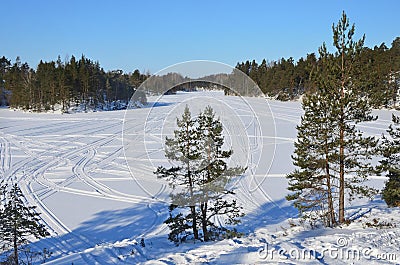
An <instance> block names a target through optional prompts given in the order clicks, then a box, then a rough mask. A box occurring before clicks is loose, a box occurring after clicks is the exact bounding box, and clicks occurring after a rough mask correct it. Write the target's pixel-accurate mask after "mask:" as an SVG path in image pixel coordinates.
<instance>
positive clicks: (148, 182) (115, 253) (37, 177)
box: [0, 92, 400, 264]
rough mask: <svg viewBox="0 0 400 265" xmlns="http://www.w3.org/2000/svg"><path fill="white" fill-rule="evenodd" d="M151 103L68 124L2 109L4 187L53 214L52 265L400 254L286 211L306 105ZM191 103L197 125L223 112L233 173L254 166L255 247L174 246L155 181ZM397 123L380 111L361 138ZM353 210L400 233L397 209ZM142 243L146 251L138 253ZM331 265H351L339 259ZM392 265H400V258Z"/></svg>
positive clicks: (241, 186)
mask: <svg viewBox="0 0 400 265" xmlns="http://www.w3.org/2000/svg"><path fill="white" fill-rule="evenodd" d="M149 102H150V105H149V107H146V108H142V109H133V110H128V111H111V112H93V113H76V114H63V115H62V114H49V113H43V114H37V113H24V112H21V111H12V110H8V109H0V146H1V163H0V177H1V178H2V179H6V180H10V181H11V180H12V179H13V180H14V181H18V183H19V184H20V186H21V188H22V190H23V192H24V195H25V197H26V200H27V201H28V202H29V203H30V204H32V205H36V206H38V211H39V212H41V213H42V215H41V217H42V219H43V222H45V223H46V225H47V226H48V228H49V230H50V231H51V234H52V237H51V238H48V239H44V240H41V241H39V242H37V243H36V244H35V246H37V247H40V248H43V247H47V248H49V249H51V250H52V251H53V255H52V258H51V261H50V262H48V264H71V263H73V264H136V263H148V264H194V263H207V262H208V264H237V263H242V264H249V263H250V264H251V263H252V264H254V263H268V262H271V261H272V260H273V261H275V262H285V263H286V262H287V263H310V262H311V263H320V262H321V260H315V259H314V260H308V261H307V260H303V259H295V260H291V259H288V260H285V259H282V258H284V257H282V256H279V255H276V256H275V257H273V259H272V260H271V259H269V258H270V257H267V258H265V257H263V255H262V254H263V253H261V254H260V251H259V250H260V248H265V246H266V244H267V243H268V244H269V245H268V246H270V247H275V248H276V249H279V248H280V249H282V248H285V249H293V248H296V249H304V248H318V246H321V247H329V246H333V245H334V244H335V243H336V240H337V239H338V238H341V235H345V237H346V240H348V242H347V243H350V242H351V244H352V246H354V247H355V246H357V247H359V248H367V247H371V248H372V252H371V253H373V254H374V255H375V256H373V257H375V259H374V260H372V261H373V262H377V263H379V262H381V261H382V262H388V261H387V260H377V259H376V257H377V253H378V254H379V253H381V252H384V251H386V252H387V253H391V252H393V251H394V252H396V253H397V252H398V251H399V249H400V248H399V247H400V244H399V240H398V236H397V238H396V239H394V243H393V244H391V245H388V244H387V245H384V244H379V242H375V241H376V240H375V241H374V239H377V238H378V236H379V235H380V236H382V231H381V232H379V231H376V229H375V230H374V228H369V229H364V227H363V225H362V223H361V222H360V223H359V224H357V223H355V224H351V225H350V227H346V228H344V229H339V228H338V229H317V230H313V231H309V232H307V231H305V230H304V231H303V230H302V228H301V226H294V227H292V226H291V225H289V220H290V218H296V216H297V212H296V210H295V209H294V208H293V207H292V206H291V205H290V203H288V202H287V201H286V200H285V196H286V195H287V190H286V188H287V181H286V179H285V175H286V174H288V173H289V172H291V171H292V170H293V169H294V167H293V165H292V160H291V155H292V153H293V150H294V149H293V142H294V141H295V138H296V125H297V124H299V122H300V117H301V115H302V110H301V104H300V103H299V102H278V101H266V100H265V99H261V98H239V97H233V96H224V95H223V94H222V93H221V92H191V93H178V94H176V95H167V96H163V97H162V98H156V97H152V98H149ZM186 104H187V105H188V106H189V107H190V108H191V110H192V114H193V115H197V114H198V111H199V110H200V109H202V108H204V107H205V106H206V105H208V104H210V105H211V106H212V107H214V109H215V110H216V112H217V114H218V115H219V116H220V118H221V121H222V122H223V124H224V129H225V130H224V131H225V133H226V144H227V146H228V147H231V148H233V150H234V156H233V157H232V161H230V163H232V165H234V164H236V165H237V164H240V165H242V166H247V167H248V171H247V172H246V174H245V176H243V177H242V178H240V179H237V180H236V181H235V183H233V185H234V188H235V191H236V196H237V200H238V202H239V204H241V205H242V206H243V208H244V210H245V212H246V216H245V217H244V218H243V219H242V222H243V223H242V224H241V225H240V226H239V227H238V230H239V231H241V232H244V233H246V237H244V238H241V239H237V240H231V239H229V240H223V241H220V242H211V243H196V244H182V245H180V246H179V247H175V246H174V245H173V244H172V243H171V242H169V241H168V240H167V234H168V229H167V227H166V226H165V225H164V224H163V221H164V220H165V219H166V217H167V214H168V208H167V206H168V203H167V201H168V187H167V185H166V184H165V183H162V182H160V181H158V180H157V179H156V177H155V176H154V174H153V171H154V170H155V168H156V167H157V166H158V165H161V164H167V163H169V161H167V160H166V159H165V157H164V155H163V141H164V139H165V136H168V135H170V134H171V133H172V131H173V129H174V126H175V124H176V118H177V117H179V116H180V115H181V113H182V112H183V108H184V106H185V105H186ZM150 106H153V107H150ZM391 113H392V111H388V110H380V111H376V114H377V115H379V119H378V120H377V121H374V122H371V123H368V124H363V125H362V126H361V128H362V129H363V131H364V132H365V133H366V134H367V135H376V136H380V135H381V134H382V133H384V132H385V130H386V129H387V127H388V125H389V123H390V120H391ZM384 180H385V178H384V177H375V178H373V179H372V180H371V183H372V184H373V185H374V186H375V187H377V188H379V189H381V188H382V187H383V183H384ZM349 207H350V212H353V213H354V214H359V215H360V216H361V215H364V217H363V218H374V217H377V216H381V217H382V218H383V220H386V219H387V218H394V221H393V222H397V223H399V219H400V217H399V211H398V210H393V209H386V207H385V204H384V203H383V202H382V201H380V200H376V201H373V202H365V201H360V202H357V203H355V204H354V205H351V206H349ZM396 215H397V216H396ZM385 218H386V219H385ZM361 219H362V218H361V217H360V220H361ZM399 225H400V224H399ZM396 231H397V230H396V229H392V230H390V229H389V230H387V231H386V230H385V231H384V232H387V233H396ZM368 233H369V234H371V233H372V235H374V233H375V237H374V236H372V238H373V239H371V237H368V236H367V234H368ZM369 234H368V235H369ZM397 235H400V233H399V234H397ZM387 237H390V236H387ZM142 238H144V240H145V243H146V247H144V248H143V247H141V246H140V245H139V244H137V242H139V241H140V240H141V239H142ZM390 239H392V238H391V237H390ZM381 240H384V239H381ZM278 246H279V247H278ZM320 251H321V249H320ZM371 255H372V254H371ZM322 261H323V262H322V263H326V264H332V263H338V264H340V263H343V264H347V263H348V262H349V260H340V259H336V258H332V257H324V259H323V260H322ZM370 261H371V260H370ZM357 262H358V261H357ZM391 262H392V263H393V264H395V263H399V262H400V255H398V257H397V261H396V260H395V261H391Z"/></svg>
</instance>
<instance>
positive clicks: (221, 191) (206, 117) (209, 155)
mask: <svg viewBox="0 0 400 265" xmlns="http://www.w3.org/2000/svg"><path fill="white" fill-rule="evenodd" d="M198 124H199V126H198V128H197V130H198V134H199V135H201V136H202V137H201V139H200V146H201V148H200V150H201V156H200V159H201V163H200V168H199V170H198V172H197V173H198V174H199V176H200V179H199V183H198V185H200V187H201V188H200V220H201V224H202V230H203V237H204V241H209V240H210V239H213V238H212V236H211V234H210V231H209V229H208V227H215V224H214V223H213V222H211V218H213V217H215V216H219V215H220V216H224V217H225V218H226V220H227V223H229V224H237V223H239V222H240V220H239V219H238V218H239V217H242V216H243V214H242V212H241V207H239V206H238V205H237V203H236V201H235V200H232V201H228V200H227V199H226V198H225V197H224V195H226V194H234V193H233V192H232V191H230V190H228V189H227V188H226V186H227V184H228V183H229V181H230V180H231V178H232V177H235V176H238V175H240V174H242V173H243V172H244V171H245V168H242V167H233V168H229V167H228V166H227V163H226V162H225V160H226V159H228V158H230V157H231V156H232V154H233V152H232V150H223V149H222V146H223V144H224V137H223V135H222V130H223V127H222V123H221V121H220V120H219V119H217V118H216V117H215V113H214V111H213V109H212V108H211V107H210V106H208V107H206V108H205V110H204V111H203V112H202V113H200V115H199V117H198Z"/></svg>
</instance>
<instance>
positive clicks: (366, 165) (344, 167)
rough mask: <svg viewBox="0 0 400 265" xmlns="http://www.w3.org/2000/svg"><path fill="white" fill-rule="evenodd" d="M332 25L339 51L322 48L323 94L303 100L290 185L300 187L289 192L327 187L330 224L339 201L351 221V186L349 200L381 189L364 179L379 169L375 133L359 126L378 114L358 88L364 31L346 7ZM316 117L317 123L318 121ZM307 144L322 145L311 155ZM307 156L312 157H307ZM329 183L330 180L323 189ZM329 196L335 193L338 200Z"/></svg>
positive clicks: (319, 83) (341, 218) (341, 213)
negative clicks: (374, 159) (348, 204)
mask: <svg viewBox="0 0 400 265" xmlns="http://www.w3.org/2000/svg"><path fill="white" fill-rule="evenodd" d="M332 29H333V43H334V46H335V47H336V49H337V51H336V53H335V54H330V53H328V52H327V49H326V46H325V44H323V45H322V47H321V48H320V50H319V52H320V59H319V62H318V66H317V69H316V71H315V72H316V73H315V74H314V75H315V76H314V78H315V79H314V80H315V83H316V87H317V91H316V94H317V96H316V97H314V98H311V99H312V100H306V101H305V104H303V107H304V108H305V111H306V114H305V116H304V117H303V119H302V124H301V125H300V127H299V136H300V139H299V141H298V143H297V144H296V150H295V153H296V155H297V156H295V157H294V162H295V165H297V166H299V167H300V170H299V171H295V172H294V173H293V174H291V175H289V176H288V177H289V180H291V182H290V187H289V189H290V190H293V191H295V194H293V195H289V196H288V198H289V199H295V200H296V199H299V198H303V197H305V198H310V197H311V198H312V197H313V196H316V195H315V194H313V193H311V195H309V194H307V192H308V189H305V190H304V189H302V187H303V185H305V187H308V186H310V185H311V184H312V185H311V186H310V188H311V190H312V191H314V192H315V191H316V190H319V193H318V197H319V196H321V190H322V191H323V192H322V194H326V196H325V197H322V198H326V199H323V200H320V201H322V202H324V203H323V205H324V204H325V200H327V202H328V205H327V206H326V205H325V206H324V207H325V208H326V207H327V208H328V220H329V222H327V224H328V225H333V224H335V222H336V220H335V219H334V215H333V213H332V208H333V207H334V206H336V205H338V209H337V213H338V220H337V221H338V222H339V223H344V222H345V199H346V197H345V191H346V190H347V191H348V195H349V200H351V199H353V198H354V197H355V196H358V197H362V196H367V197H369V196H372V195H373V194H374V193H375V192H376V190H374V189H372V188H371V187H368V186H365V185H363V182H364V181H365V180H366V179H367V177H368V176H369V175H371V174H373V173H375V171H374V168H373V167H372V166H371V159H372V155H373V154H374V152H375V151H376V148H375V147H376V145H377V140H376V139H374V137H364V136H363V135H362V132H361V131H360V130H358V129H357V127H356V124H357V123H359V122H366V121H371V120H374V119H375V117H373V116H371V114H370V113H371V110H370V104H369V101H368V98H365V97H362V95H360V94H359V93H358V90H357V88H358V86H359V85H360V82H359V74H360V73H359V72H358V69H356V67H355V66H356V59H357V58H358V57H357V55H358V54H359V53H360V51H361V48H362V46H363V43H364V37H363V38H362V39H361V40H359V41H357V42H354V41H353V39H352V37H353V35H354V30H355V27H354V25H353V26H352V27H350V28H349V21H348V19H347V16H346V14H345V13H344V12H343V14H342V18H341V20H340V21H339V23H338V25H336V26H335V25H333V27H332ZM313 105H315V106H317V109H314V110H312V111H311V112H321V113H312V114H308V113H309V112H310V111H308V108H314V106H313ZM318 108H319V109H318ZM322 113H323V114H322ZM321 117H322V118H321ZM313 122H314V123H316V124H315V125H313V124H312V123H313ZM307 126H312V127H311V128H307ZM314 128H316V129H314ZM326 130H329V132H326ZM321 144H322V146H320V145H321ZM307 145H308V146H318V147H317V149H316V150H313V151H314V153H311V154H310V156H308V154H303V152H305V150H306V148H308V147H307ZM320 148H322V150H320ZM321 154H323V155H322V156H321ZM321 158H322V159H321ZM305 159H309V161H304V160H305ZM321 161H323V163H321ZM322 168H325V169H324V172H323V174H320V173H318V174H316V170H318V169H322ZM317 172H318V171H317ZM318 176H320V178H318ZM322 176H324V177H322ZM345 176H346V177H345ZM315 177H317V180H318V181H316V180H315V179H314V178H315ZM323 183H326V186H325V188H322V189H321V187H322V184H323ZM315 185H316V186H315ZM324 190H327V191H328V192H324ZM336 196H337V197H336ZM329 198H332V200H333V202H332V203H331V202H330V199H329ZM336 198H337V199H336ZM296 202H297V206H298V208H308V207H311V208H312V207H313V203H314V202H313V201H312V200H311V201H310V200H308V201H307V200H303V201H301V200H300V201H296ZM296 202H295V205H296ZM299 203H300V205H299ZM304 204H305V205H304Z"/></svg>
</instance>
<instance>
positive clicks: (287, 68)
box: [236, 37, 400, 107]
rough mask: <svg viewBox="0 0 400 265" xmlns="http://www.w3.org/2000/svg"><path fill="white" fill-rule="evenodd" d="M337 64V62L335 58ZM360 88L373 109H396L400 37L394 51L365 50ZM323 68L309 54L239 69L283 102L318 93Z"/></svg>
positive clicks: (245, 64) (250, 63) (358, 61)
mask: <svg viewBox="0 0 400 265" xmlns="http://www.w3.org/2000/svg"><path fill="white" fill-rule="evenodd" d="M332 60H334V58H332ZM355 65H356V67H357V69H358V71H357V72H358V75H359V76H358V77H357V78H360V80H362V81H363V82H362V85H361V86H360V87H358V89H359V93H360V95H361V96H366V97H368V98H369V99H370V101H371V104H372V106H373V107H393V106H396V104H397V103H396V101H397V100H398V98H397V96H398V94H397V93H398V90H399V86H400V37H397V38H395V40H394V41H393V42H392V44H391V47H390V48H388V47H387V46H386V45H385V43H382V44H381V45H380V46H375V47H374V48H373V49H371V48H368V47H363V49H362V51H361V53H360V54H359V55H357V58H355ZM319 66H320V59H319V58H317V57H316V55H315V53H311V54H307V56H306V57H305V58H303V57H302V58H300V59H299V60H298V61H297V62H295V61H294V59H293V58H292V57H290V58H288V59H285V58H282V59H280V60H278V61H271V62H268V61H267V60H265V59H264V60H263V61H262V62H261V63H260V64H259V63H257V62H256V61H255V60H253V61H246V62H239V63H238V64H237V65H236V68H237V69H239V70H241V71H242V72H244V73H246V74H247V75H248V76H249V77H250V78H251V79H253V80H254V81H255V82H256V83H257V84H258V86H259V87H260V89H261V90H262V91H263V92H264V94H265V95H267V96H270V97H274V98H276V99H279V100H291V99H294V98H297V97H298V96H300V95H302V94H304V93H313V91H315V89H316V85H315V82H314V81H313V78H312V75H313V73H314V72H316V70H317V68H318V67H319Z"/></svg>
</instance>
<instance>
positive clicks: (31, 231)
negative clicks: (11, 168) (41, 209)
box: [0, 184, 49, 265]
mask: <svg viewBox="0 0 400 265" xmlns="http://www.w3.org/2000/svg"><path fill="white" fill-rule="evenodd" d="M2 191H3V195H2V201H1V206H2V207H1V211H0V217H1V218H0V219H1V224H0V232H1V242H2V248H3V249H5V250H9V249H12V253H13V254H12V258H13V264H16V265H18V264H19V258H18V252H19V247H20V246H21V245H24V244H26V243H28V242H29V239H30V238H31V237H35V238H37V239H38V238H42V237H46V236H48V235H49V232H48V231H47V230H46V228H45V226H44V225H43V224H41V223H40V222H39V215H40V214H39V213H37V212H36V211H35V208H36V207H35V206H26V205H25V203H24V201H23V198H24V196H23V194H22V191H21V189H20V188H19V187H18V185H17V184H13V185H12V186H11V187H9V188H8V187H7V186H2Z"/></svg>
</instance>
